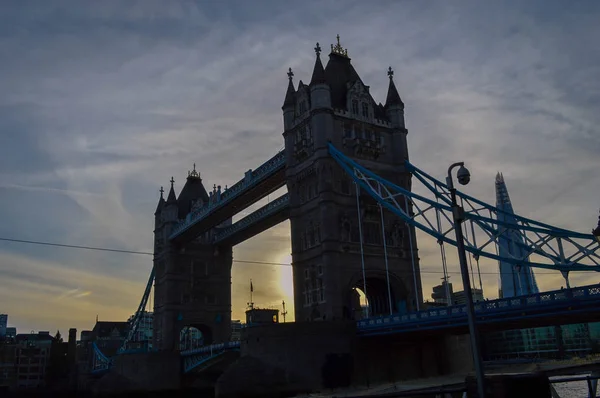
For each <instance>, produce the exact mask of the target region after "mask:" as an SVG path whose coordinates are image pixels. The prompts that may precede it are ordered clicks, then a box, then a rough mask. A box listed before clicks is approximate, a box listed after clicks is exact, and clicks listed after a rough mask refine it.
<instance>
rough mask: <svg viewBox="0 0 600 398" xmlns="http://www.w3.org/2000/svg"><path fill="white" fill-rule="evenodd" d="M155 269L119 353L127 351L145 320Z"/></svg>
mask: <svg viewBox="0 0 600 398" xmlns="http://www.w3.org/2000/svg"><path fill="white" fill-rule="evenodd" d="M154 276H155V272H154V267H152V271H150V277H149V278H148V282H147V283H146V289H145V290H144V294H143V296H142V301H140V305H139V306H138V309H137V311H136V312H135V314H134V316H133V319H132V320H131V322H130V323H129V328H128V330H127V336H126V337H125V340H124V341H123V344H122V345H121V347H120V348H119V353H122V352H124V351H126V350H127V344H129V342H130V341H132V340H133V339H134V337H135V333H136V332H137V330H138V327H139V324H140V322H141V321H142V319H143V318H144V312H145V309H146V304H147V303H148V298H149V297H150V291H151V290H152V284H153V283H154Z"/></svg>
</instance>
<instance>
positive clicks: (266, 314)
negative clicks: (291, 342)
mask: <svg viewBox="0 0 600 398" xmlns="http://www.w3.org/2000/svg"><path fill="white" fill-rule="evenodd" d="M267 323H279V310H277V309H267V308H252V309H249V310H248V311H246V324H248V325H264V324H267Z"/></svg>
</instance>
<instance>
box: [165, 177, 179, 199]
mask: <svg viewBox="0 0 600 398" xmlns="http://www.w3.org/2000/svg"><path fill="white" fill-rule="evenodd" d="M169 182H170V183H171V189H170V190H169V196H168V197H167V203H175V202H177V196H175V188H174V185H175V178H173V177H171V180H170V181H169Z"/></svg>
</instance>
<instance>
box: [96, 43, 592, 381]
mask: <svg viewBox="0 0 600 398" xmlns="http://www.w3.org/2000/svg"><path fill="white" fill-rule="evenodd" d="M321 52H322V49H321V47H320V46H319V44H318V43H317V45H316V47H315V63H314V67H313V72H312V76H311V78H310V82H309V83H308V84H305V83H303V82H302V80H300V81H299V82H298V84H297V85H296V84H295V83H294V74H293V71H292V70H291V69H289V70H288V82H287V84H288V85H287V91H286V94H285V98H284V102H283V106H282V111H283V139H284V150H283V151H281V152H279V153H277V154H275V155H274V156H273V157H272V158H270V159H268V160H266V161H265V162H263V163H262V164H260V165H258V167H256V169H254V170H253V169H250V170H248V171H246V172H244V173H240V179H239V181H238V182H236V183H235V184H234V185H232V186H231V187H225V188H221V187H220V186H218V187H217V186H216V185H215V186H213V189H212V191H210V192H209V191H207V190H206V188H205V186H204V184H203V180H202V178H201V176H200V173H199V172H198V171H196V169H195V167H194V169H193V171H191V172H189V173H188V176H187V179H186V182H185V184H184V186H183V188H182V189H181V192H180V193H179V195H177V194H176V192H175V186H174V179H173V178H172V179H171V186H170V189H169V192H168V195H167V198H166V199H164V197H163V194H162V192H161V197H160V200H159V203H158V205H157V208H156V211H155V229H154V263H153V268H152V272H151V275H150V278H149V280H148V284H147V286H146V290H145V292H144V295H143V298H142V302H141V304H140V307H139V308H138V311H137V313H136V317H134V320H133V322H132V323H131V331H130V334H129V336H130V337H129V338H128V340H127V341H126V342H125V345H124V347H123V348H124V349H125V348H126V347H127V344H129V343H130V341H131V337H132V336H133V335H134V334H135V333H134V332H135V329H136V327H137V322H138V318H139V317H140V314H141V313H143V311H144V309H145V307H146V303H147V301H148V296H149V294H150V291H151V287H152V285H153V284H154V340H155V341H154V344H153V346H154V348H155V349H156V350H157V351H163V352H174V351H175V352H176V351H177V350H178V347H179V346H178V341H179V331H180V330H181V329H182V328H184V327H186V326H193V327H196V328H198V329H199V330H200V331H201V332H202V334H203V336H204V342H205V344H206V347H204V348H201V349H199V350H198V351H194V352H184V353H181V354H182V356H183V357H184V358H185V362H184V363H185V366H184V368H185V369H187V370H191V369H193V368H194V367H195V365H194V363H195V362H194V361H195V359H194V358H196V359H197V361H196V362H198V363H206V362H207V361H208V360H209V359H210V358H211V357H212V355H217V354H218V355H220V353H222V352H223V351H227V350H240V349H241V352H242V355H243V354H244V350H245V349H246V350H248V349H251V348H248V347H250V346H248V347H246V348H244V343H242V345H241V348H240V345H239V344H232V343H230V342H229V340H230V333H231V327H230V324H231V267H232V258H233V256H232V248H233V246H234V245H236V244H238V243H241V242H243V241H244V240H247V239H249V238H251V237H252V236H255V235H256V234H258V233H260V232H262V231H264V230H266V229H269V228H271V227H273V226H274V225H276V224H278V223H280V222H282V221H284V220H288V219H289V221H290V228H291V230H290V232H291V247H292V267H293V280H294V307H295V313H296V322H297V323H300V324H305V323H306V324H311V323H314V322H315V321H321V323H327V322H328V321H332V322H341V321H345V322H355V326H354V329H353V330H355V332H353V333H356V335H357V336H369V335H377V334H382V333H385V334H395V333H399V334H402V333H406V332H415V331H418V330H420V329H424V328H426V327H433V328H435V329H436V330H438V331H439V333H441V334H442V335H444V334H449V333H456V331H459V332H460V333H465V330H464V325H466V323H465V322H466V320H465V319H466V318H465V317H464V311H463V310H462V309H460V308H459V307H456V308H452V307H448V308H447V309H445V310H425V309H423V308H422V306H423V292H422V286H421V276H420V267H419V256H418V245H417V239H416V230H417V229H418V230H420V231H422V232H424V233H425V234H426V235H429V236H431V237H433V238H434V239H435V240H436V241H437V243H438V244H439V246H440V251H441V254H442V256H441V261H440V262H441V264H442V268H443V272H444V273H445V277H447V267H446V264H445V261H446V260H445V256H444V250H445V249H444V245H451V246H456V245H457V242H456V241H455V240H454V239H453V238H452V235H453V232H454V231H455V228H456V226H455V224H454V222H453V221H452V211H453V210H452V207H451V194H450V190H449V187H448V185H447V184H446V183H443V182H440V181H438V180H436V179H435V178H433V177H431V176H430V175H429V174H427V173H426V172H424V171H422V170H420V169H419V168H417V167H416V166H415V165H414V164H412V163H410V161H409V156H408V154H409V151H408V144H407V136H408V130H407V128H406V126H405V122H404V103H403V101H402V99H401V98H400V95H399V92H398V90H397V88H396V85H395V82H394V72H393V70H392V68H391V67H390V68H389V69H388V82H387V84H388V90H387V96H386V99H385V103H384V104H382V103H381V102H379V103H378V102H376V101H375V99H374V98H373V97H372V95H371V93H370V87H369V86H368V85H366V84H365V83H364V82H363V81H362V79H361V78H360V76H359V74H358V72H357V71H356V69H355V68H354V66H353V65H352V63H351V59H350V57H349V55H348V51H347V50H346V49H345V48H343V47H342V46H341V44H340V42H339V37H338V41H337V44H335V45H332V46H331V52H330V54H329V59H328V62H327V64H326V66H324V65H323V61H322V60H321ZM414 184H419V186H420V190H419V192H421V193H420V194H416V193H414V192H413V191H412V189H411V188H412V187H413V185H414ZM283 186H286V188H287V193H286V194H283V195H282V196H280V197H278V198H276V199H275V200H272V201H270V203H268V204H267V205H265V206H263V207H261V208H259V209H257V210H255V211H254V212H252V213H251V214H249V215H247V216H246V217H244V218H242V219H240V220H239V221H237V222H235V223H233V222H232V218H233V216H234V215H236V214H238V213H240V212H241V211H243V210H244V209H247V208H248V207H249V206H251V205H252V204H254V203H256V202H257V201H258V200H260V199H262V198H264V197H266V196H267V195H269V194H271V193H273V192H275V191H276V190H278V189H280V188H282V187H283ZM456 194H457V197H458V198H459V200H460V202H461V208H462V209H463V210H464V214H462V216H463V217H464V220H465V222H464V230H465V231H464V232H465V250H466V251H467V252H468V253H469V255H470V256H471V258H472V259H473V260H474V261H476V262H478V261H479V259H480V258H482V257H486V258H489V259H492V260H495V261H499V262H501V263H502V264H503V266H518V267H521V268H522V269H525V270H530V268H531V267H538V268H546V269H553V270H558V271H560V272H562V274H563V276H565V278H566V279H567V281H568V274H569V272H570V271H574V270H576V271H583V270H585V271H599V270H600V255H599V250H598V249H599V246H600V242H599V241H598V239H597V238H595V237H594V235H592V234H585V233H578V232H573V231H568V230H565V229H562V228H557V227H554V226H551V225H547V224H544V223H540V222H536V221H533V220H529V219H526V218H524V217H520V216H518V215H515V214H512V208H510V214H509V212H507V209H506V208H504V207H502V206H500V208H499V207H496V206H492V205H489V204H487V203H485V202H483V201H480V200H478V199H477V198H473V197H471V196H469V195H467V194H464V193H462V192H460V191H457V193H456ZM597 230H598V231H599V233H598V235H600V226H599V227H598V229H597ZM511 236H518V237H519V239H517V240H515V239H511V240H510V242H509V243H510V245H511V248H517V249H518V250H512V249H511V250H508V249H506V248H507V247H508V245H509V243H507V239H509V238H510V237H511ZM499 245H500V246H501V247H502V249H501V250H500V252H498V251H496V247H498V246H499ZM521 268H520V269H521ZM527 272H530V271H527ZM357 289H359V290H361V291H362V292H363V293H364V294H365V296H366V299H367V301H368V303H369V305H368V311H369V313H368V316H369V317H368V319H362V318H363V316H362V308H361V306H360V300H359V296H358V292H357ZM579 289H580V290H581V289H582V288H579ZM578 291H579V290H577V292H578ZM581 291H582V292H583V293H581V294H580V293H577V294H580V296H581V297H580V296H577V297H575V296H574V295H573V294H574V293H575V292H576V290H573V291H571V290H569V291H568V292H563V293H562V295H561V294H560V292H559V293H556V292H553V293H551V294H550V296H551V297H552V299H551V300H550V301H551V302H552V303H553V305H554V306H552V305H547V297H550V296H549V295H548V294H546V295H544V293H537V295H536V294H533V295H530V296H527V297H526V298H523V299H518V300H517V301H515V302H513V301H510V300H511V299H508V298H506V299H503V300H505V301H502V300H500V301H498V302H497V303H496V302H494V303H492V304H494V305H492V304H489V303H488V304H486V305H485V308H484V307H481V308H479V310H478V311H479V312H478V315H477V316H478V317H479V318H480V319H481V320H482V321H484V320H485V321H484V322H483V323H486V322H487V323H489V324H491V323H493V322H496V323H498V322H513V324H514V322H515V320H516V319H517V318H518V317H519V315H518V314H523V313H530V314H531V319H534V318H535V319H537V321H540V319H541V320H543V322H555V321H556V319H554V320H552V319H551V317H552V311H556V310H557V309H560V311H563V312H564V313H565V314H567V313H570V314H571V315H573V314H577V313H579V315H581V316H584V313H585V316H586V317H589V316H590V314H592V316H596V315H598V312H600V310H598V308H600V307H598V306H597V305H596V300H598V293H599V292H600V289H599V287H598V286H589V287H586V288H584V289H583V290H581ZM513 299H514V298H513ZM506 300H508V301H506ZM545 300H546V301H545ZM548 300H549V299H548ZM565 303H566V304H565ZM590 303H591V304H590ZM527 306H528V307H527ZM574 307H575V308H574ZM457 308H458V309H457ZM578 309H579V310H582V311H579V312H577V310H578ZM583 310H585V311H583ZM432 311H433V312H432ZM442 311H446V312H445V313H444V314H442ZM511 311H513V312H511ZM434 313H435V314H434ZM511 314H512V315H511ZM511 316H512V318H511ZM434 318H435V319H434ZM568 318H569V321H568V322H571V321H573V322H576V321H578V319H579V320H581V319H582V318H578V315H573V316H570V317H568ZM564 319H567V317H565V318H564ZM586 319H587V318H586ZM532 322H533V321H532ZM540 322H542V321H540ZM285 327H286V328H290V327H292V326H289V325H288V326H285ZM304 327H305V326H302V325H300V326H298V328H300V329H302V328H304ZM319 327H320V326H319ZM300 329H298V330H300ZM290 330H291V329H290ZM302 330H304V329H302ZM336 330H338V329H336ZM339 330H342V329H339ZM344 330H346V329H344ZM253 333H257V332H253ZM290 333H291V332H290ZM323 333H324V334H325V333H326V331H325V329H323ZM340 333H341V332H340ZM251 335H253V334H252V333H251ZM332 336H333V335H332ZM331 338H332V340H331V341H332V342H333V341H335V339H334V338H333V337H331ZM324 339H325V340H326V338H325V337H324ZM257 341H258V339H257ZM248 344H249V343H248ZM332 344H333V343H332ZM97 360H98V361H97V363H98V366H97V367H96V369H97V370H103V369H104V370H105V369H106V368H107V367H108V364H109V363H110V359H108V358H106V357H104V358H103V356H102V354H101V353H98V356H97Z"/></svg>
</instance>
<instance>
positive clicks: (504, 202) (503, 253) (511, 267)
mask: <svg viewBox="0 0 600 398" xmlns="http://www.w3.org/2000/svg"><path fill="white" fill-rule="evenodd" d="M496 207H497V208H498V209H500V210H503V211H504V213H503V212H498V221H504V222H506V223H508V224H514V225H515V226H516V225H517V221H516V219H515V217H514V211H513V207H512V204H511V202H510V197H509V196H508V190H507V189H506V183H505V182H504V176H503V175H502V174H500V173H498V174H497V175H496ZM499 228H501V229H502V227H499ZM517 242H519V243H524V238H523V235H522V233H521V231H520V230H519V229H510V228H508V229H507V230H505V232H504V233H503V234H502V235H501V237H500V239H499V244H498V252H499V254H500V257H511V255H512V256H515V255H517V256H518V257H522V253H523V254H524V253H525V250H524V249H523V248H522V247H521V246H520V245H518V244H516V243H517ZM499 268H500V291H499V297H500V298H503V297H514V296H522V295H527V294H534V293H539V289H538V286H537V283H536V282H535V276H534V275H533V270H532V269H531V268H530V267H528V266H521V265H519V264H516V265H515V264H510V263H507V262H506V261H500V264H499Z"/></svg>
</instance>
